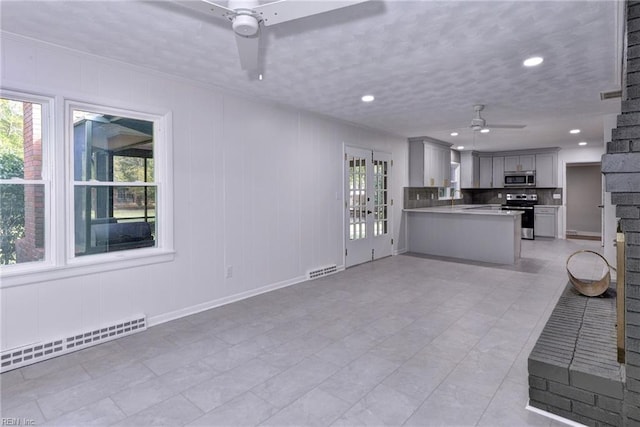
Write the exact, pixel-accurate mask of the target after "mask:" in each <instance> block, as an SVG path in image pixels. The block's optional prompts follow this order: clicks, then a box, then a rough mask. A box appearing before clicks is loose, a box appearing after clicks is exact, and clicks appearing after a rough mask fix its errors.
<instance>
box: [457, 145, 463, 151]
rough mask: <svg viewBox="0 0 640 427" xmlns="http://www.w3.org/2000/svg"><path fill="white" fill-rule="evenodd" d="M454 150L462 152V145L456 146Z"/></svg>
mask: <svg viewBox="0 0 640 427" xmlns="http://www.w3.org/2000/svg"><path fill="white" fill-rule="evenodd" d="M456 149H457V150H464V145H458V146H457V147H456Z"/></svg>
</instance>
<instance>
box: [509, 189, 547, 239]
mask: <svg viewBox="0 0 640 427" xmlns="http://www.w3.org/2000/svg"><path fill="white" fill-rule="evenodd" d="M537 204H538V195H537V194H507V203H505V204H504V205H502V210H512V211H516V210H517V211H522V238H523V239H529V240H533V239H534V229H533V226H534V222H535V214H534V206H535V205H537Z"/></svg>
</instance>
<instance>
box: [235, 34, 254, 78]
mask: <svg viewBox="0 0 640 427" xmlns="http://www.w3.org/2000/svg"><path fill="white" fill-rule="evenodd" d="M235 36H236V44H237V45H238V54H239V55H240V66H241V67H242V69H243V70H248V71H251V70H257V69H258V50H259V48H260V31H258V32H257V33H256V34H255V35H253V36H249V37H246V36H241V35H240V34H237V33H236V34H235Z"/></svg>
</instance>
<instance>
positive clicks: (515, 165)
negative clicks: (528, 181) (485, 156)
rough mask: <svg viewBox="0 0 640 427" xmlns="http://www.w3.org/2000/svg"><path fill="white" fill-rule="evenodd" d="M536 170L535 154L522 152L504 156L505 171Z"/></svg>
mask: <svg viewBox="0 0 640 427" xmlns="http://www.w3.org/2000/svg"><path fill="white" fill-rule="evenodd" d="M532 170H536V156H535V155H534V154H521V155H519V156H505V157H504V171H505V172H513V171H532Z"/></svg>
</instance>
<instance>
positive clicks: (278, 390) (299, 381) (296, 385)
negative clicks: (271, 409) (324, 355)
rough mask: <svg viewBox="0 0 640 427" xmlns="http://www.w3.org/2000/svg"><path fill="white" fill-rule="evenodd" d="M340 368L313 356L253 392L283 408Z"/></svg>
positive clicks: (255, 388) (260, 385)
mask: <svg viewBox="0 0 640 427" xmlns="http://www.w3.org/2000/svg"><path fill="white" fill-rule="evenodd" d="M338 369H339V367H338V366H336V365H333V364H331V363H329V362H326V361H324V360H322V359H320V358H318V357H315V356H311V357H309V358H307V359H305V360H303V361H302V362H300V363H299V364H297V365H295V366H293V367H291V368H289V369H287V370H286V371H284V372H282V373H280V374H278V375H276V376H274V377H272V378H269V379H268V380H267V381H265V382H264V383H262V384H259V385H258V386H256V387H254V388H253V390H252V391H253V393H255V394H256V395H257V396H259V397H261V398H263V399H264V400H266V401H267V402H269V403H271V404H272V405H273V406H275V407H278V408H282V407H284V406H286V405H288V404H289V403H291V402H293V401H294V400H296V399H297V398H298V397H300V396H301V395H303V394H305V393H306V392H308V391H309V390H311V389H313V388H314V387H316V386H317V385H318V384H320V383H321V382H323V381H324V380H325V379H327V378H328V377H329V376H331V375H332V374H333V373H335V372H336V371H337V370H338Z"/></svg>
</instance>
